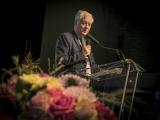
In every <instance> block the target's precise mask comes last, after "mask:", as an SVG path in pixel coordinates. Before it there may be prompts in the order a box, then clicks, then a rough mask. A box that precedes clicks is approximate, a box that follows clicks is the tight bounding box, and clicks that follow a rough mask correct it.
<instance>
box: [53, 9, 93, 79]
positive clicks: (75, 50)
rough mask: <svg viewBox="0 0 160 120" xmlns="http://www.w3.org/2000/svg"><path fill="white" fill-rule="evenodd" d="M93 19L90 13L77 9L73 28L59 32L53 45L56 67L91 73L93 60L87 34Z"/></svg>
mask: <svg viewBox="0 0 160 120" xmlns="http://www.w3.org/2000/svg"><path fill="white" fill-rule="evenodd" d="M93 21H94V19H93V16H92V14H90V13H89V12H87V11H84V10H79V11H78V12H77V14H76V15H75V21H74V28H73V30H72V31H71V32H65V33H62V34H60V36H59V37H58V39H57V42H56V47H55V65H56V67H57V68H65V69H66V70H67V72H70V73H76V74H83V75H86V76H90V75H91V73H92V66H93V65H94V64H95V61H94V57H93V53H92V50H91V44H90V40H89V39H88V38H87V35H88V34H89V31H90V29H91V26H92V24H93Z"/></svg>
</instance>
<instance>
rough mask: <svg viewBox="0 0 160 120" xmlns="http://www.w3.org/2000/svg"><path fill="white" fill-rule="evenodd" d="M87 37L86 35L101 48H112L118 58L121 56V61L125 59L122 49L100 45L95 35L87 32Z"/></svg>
mask: <svg viewBox="0 0 160 120" xmlns="http://www.w3.org/2000/svg"><path fill="white" fill-rule="evenodd" d="M87 37H88V38H89V39H90V40H92V41H93V42H94V43H96V44H98V45H99V46H101V47H102V48H104V49H108V50H112V51H114V52H116V54H117V55H118V57H119V59H121V58H122V60H123V61H126V59H125V56H124V54H123V52H122V50H120V49H115V48H110V47H106V46H103V45H102V44H101V43H100V42H99V41H98V40H97V39H96V38H95V37H93V36H92V35H91V34H88V35H87Z"/></svg>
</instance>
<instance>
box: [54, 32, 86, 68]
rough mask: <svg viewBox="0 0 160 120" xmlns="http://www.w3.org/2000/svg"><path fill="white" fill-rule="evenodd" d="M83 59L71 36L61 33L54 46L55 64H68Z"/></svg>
mask: <svg viewBox="0 0 160 120" xmlns="http://www.w3.org/2000/svg"><path fill="white" fill-rule="evenodd" d="M83 59H84V56H83V54H82V51H81V50H80V49H78V47H77V46H76V44H75V42H74V40H73V37H72V36H71V35H68V34H67V35H66V34H61V35H60V36H59V37H58V39H57V43H56V48H55V65H56V66H59V65H68V64H71V63H74V62H78V61H80V60H83Z"/></svg>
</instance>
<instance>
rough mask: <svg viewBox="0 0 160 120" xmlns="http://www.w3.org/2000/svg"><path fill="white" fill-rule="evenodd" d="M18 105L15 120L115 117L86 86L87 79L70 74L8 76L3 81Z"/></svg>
mask: <svg viewBox="0 0 160 120" xmlns="http://www.w3.org/2000/svg"><path fill="white" fill-rule="evenodd" d="M6 86H7V87H6V88H7V93H10V96H12V97H9V98H10V99H12V101H13V102H15V103H16V104H17V103H18V105H17V107H18V108H19V109H20V110H19V111H20V112H19V114H18V117H17V119H19V120H116V119H117V118H116V116H115V114H114V113H113V111H112V110H111V109H110V108H109V107H108V106H106V105H105V104H103V103H101V102H100V101H99V99H98V97H97V96H96V94H94V93H93V92H92V90H91V89H90V87H89V80H87V79H85V78H82V77H80V76H77V75H73V74H66V75H62V76H60V77H54V76H51V75H48V74H41V73H33V74H22V75H19V76H12V77H11V79H10V80H8V83H7V85H6Z"/></svg>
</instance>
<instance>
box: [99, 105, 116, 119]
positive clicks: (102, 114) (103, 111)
mask: <svg viewBox="0 0 160 120" xmlns="http://www.w3.org/2000/svg"><path fill="white" fill-rule="evenodd" d="M96 109H97V111H98V118H99V120H117V117H116V116H115V115H114V113H113V111H112V110H111V109H109V107H107V106H105V105H104V104H103V103H100V102H98V103H96Z"/></svg>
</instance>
